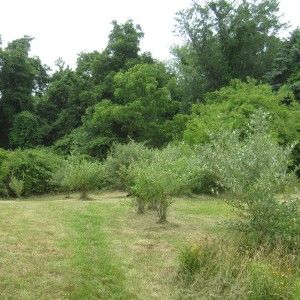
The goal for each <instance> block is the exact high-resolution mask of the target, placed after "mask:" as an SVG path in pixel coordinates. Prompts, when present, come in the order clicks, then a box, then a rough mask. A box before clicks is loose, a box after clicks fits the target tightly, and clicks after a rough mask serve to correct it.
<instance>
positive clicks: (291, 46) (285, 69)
mask: <svg viewBox="0 0 300 300" xmlns="http://www.w3.org/2000/svg"><path fill="white" fill-rule="evenodd" d="M299 49H300V28H297V29H295V30H294V31H293V32H292V33H291V36H290V37H289V38H288V39H287V40H285V41H284V43H283V47H282V49H281V51H280V52H279V53H278V55H277V57H276V59H275V61H274V64H273V68H272V70H271V71H270V72H269V73H267V74H266V79H267V81H268V82H269V83H270V84H271V85H272V87H273V88H274V89H275V90H278V89H279V88H281V87H282V86H285V88H286V89H288V90H290V91H292V93H294V95H295V97H296V99H297V100H298V101H300V51H299ZM286 102H287V103H288V102H289V99H286Z"/></svg>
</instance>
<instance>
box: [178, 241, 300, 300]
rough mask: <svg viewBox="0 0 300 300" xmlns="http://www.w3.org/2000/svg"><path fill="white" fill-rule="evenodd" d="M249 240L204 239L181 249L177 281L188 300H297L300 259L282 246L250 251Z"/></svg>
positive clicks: (263, 246) (265, 246) (254, 248)
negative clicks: (178, 280) (216, 299)
mask: <svg viewBox="0 0 300 300" xmlns="http://www.w3.org/2000/svg"><path fill="white" fill-rule="evenodd" d="M246 239H247V238H246V237H242V238H240V237H232V236H230V237H228V238H225V239H224V238H215V239H209V238H205V239H204V240H201V242H200V243H199V242H198V243H196V244H192V243H188V244H187V245H185V246H184V247H183V248H182V250H181V252H180V254H179V274H178V275H179V276H178V278H179V279H180V282H181V283H182V286H183V290H184V292H183V293H184V294H185V295H186V294H187V295H188V296H189V297H188V299H215V298H219V299H249V300H259V299H265V300H267V299H295V300H296V299H298V295H299V294H298V287H297V285H298V281H299V269H298V267H296V266H298V264H299V259H298V256H297V255H295V254H289V253H288V252H286V249H285V248H284V247H282V246H281V245H277V247H276V248H275V249H274V248H273V247H272V248H270V247H269V245H268V244H264V245H261V246H259V247H257V248H256V247H255V246H254V247H249V245H248V241H246ZM207 295H212V296H211V297H209V298H208V297H207ZM214 296H216V297H214Z"/></svg>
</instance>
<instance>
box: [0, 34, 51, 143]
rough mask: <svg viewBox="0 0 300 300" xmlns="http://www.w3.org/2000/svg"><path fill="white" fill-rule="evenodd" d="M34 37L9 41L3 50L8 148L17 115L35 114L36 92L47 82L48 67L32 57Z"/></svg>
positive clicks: (0, 130)
mask: <svg viewBox="0 0 300 300" xmlns="http://www.w3.org/2000/svg"><path fill="white" fill-rule="evenodd" d="M32 40H33V38H31V37H29V36H24V37H23V38H20V39H17V40H14V41H12V42H10V43H8V45H7V47H6V48H5V49H2V48H1V49H0V95H1V101H0V146H2V147H7V146H9V143H8V133H9V129H10V127H11V126H12V124H13V121H14V117H15V116H16V115H17V114H19V113H20V112H22V111H29V112H31V113H34V110H35V105H34V95H39V94H41V93H42V92H43V91H44V89H45V87H46V84H47V80H48V75H47V68H46V66H44V65H42V63H41V61H40V59H39V58H38V57H30V56H29V52H30V43H31V41H32Z"/></svg>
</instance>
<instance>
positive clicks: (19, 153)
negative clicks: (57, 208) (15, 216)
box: [0, 149, 61, 195]
mask: <svg viewBox="0 0 300 300" xmlns="http://www.w3.org/2000/svg"><path fill="white" fill-rule="evenodd" d="M60 161H61V158H60V157H59V156H57V155H56V154H54V153H52V152H51V151H50V150H47V149H27V150H16V151H8V152H7V155H6V156H5V158H4V160H3V161H2V163H1V165H0V183H2V185H3V186H4V187H5V188H6V189H7V190H8V187H9V182H10V180H11V177H12V175H13V176H15V177H16V179H18V180H22V181H23V182H24V192H23V194H24V195H29V194H41V193H48V192H50V191H51V190H53V188H54V184H53V182H52V174H53V173H54V172H55V171H56V169H57V166H58V164H59V162H60Z"/></svg>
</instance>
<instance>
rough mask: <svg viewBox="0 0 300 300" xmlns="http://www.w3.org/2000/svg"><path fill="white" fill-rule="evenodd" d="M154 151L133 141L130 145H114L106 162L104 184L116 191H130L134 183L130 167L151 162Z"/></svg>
mask: <svg viewBox="0 0 300 300" xmlns="http://www.w3.org/2000/svg"><path fill="white" fill-rule="evenodd" d="M152 156H153V151H151V150H150V149H149V148H147V147H146V146H145V145H144V144H143V143H136V142H134V141H133V140H131V141H130V142H129V143H128V144H114V145H113V146H112V148H111V150H110V152H109V154H108V156H107V159H106V160H105V162H104V165H103V167H104V182H105V183H104V184H105V186H109V187H111V188H114V189H121V190H128V189H129V187H130V186H131V183H132V180H133V178H132V172H130V171H129V168H130V165H131V164H134V165H135V166H136V165H138V164H141V163H145V162H147V161H149V160H151V158H152Z"/></svg>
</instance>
